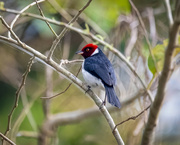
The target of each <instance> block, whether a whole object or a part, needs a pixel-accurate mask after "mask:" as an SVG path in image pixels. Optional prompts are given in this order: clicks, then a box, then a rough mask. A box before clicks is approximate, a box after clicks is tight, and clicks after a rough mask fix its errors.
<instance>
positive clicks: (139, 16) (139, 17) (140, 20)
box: [129, 0, 159, 73]
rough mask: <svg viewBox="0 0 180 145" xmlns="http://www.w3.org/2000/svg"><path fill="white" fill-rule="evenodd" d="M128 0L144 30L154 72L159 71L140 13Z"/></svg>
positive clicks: (130, 0)
mask: <svg viewBox="0 0 180 145" xmlns="http://www.w3.org/2000/svg"><path fill="white" fill-rule="evenodd" d="M129 2H130V4H131V6H132V8H133V9H134V11H135V12H136V15H137V17H138V19H139V23H140V24H141V27H142V29H143V31H144V36H145V39H146V42H147V44H148V46H149V47H148V49H149V52H150V55H151V56H152V59H153V63H154V66H155V69H156V72H157V73H159V71H158V67H157V64H156V61H155V58H154V55H153V53H152V50H151V44H150V42H149V39H148V34H147V31H146V28H145V25H144V22H143V20H142V18H141V15H140V13H139V11H138V9H137V8H136V6H135V5H134V3H133V2H132V0H129Z"/></svg>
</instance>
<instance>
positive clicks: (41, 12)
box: [35, 0, 58, 37]
mask: <svg viewBox="0 0 180 145" xmlns="http://www.w3.org/2000/svg"><path fill="white" fill-rule="evenodd" d="M35 1H36V5H37V7H38V9H39V12H40V14H41V16H42V17H43V18H45V16H44V13H43V11H42V9H41V7H40V6H39V4H38V2H37V0H35ZM45 22H46V24H47V25H48V27H49V29H50V30H51V31H52V33H53V34H54V35H55V36H56V37H57V36H58V35H57V34H56V32H55V31H54V30H53V28H52V27H51V25H50V24H49V22H48V21H45Z"/></svg>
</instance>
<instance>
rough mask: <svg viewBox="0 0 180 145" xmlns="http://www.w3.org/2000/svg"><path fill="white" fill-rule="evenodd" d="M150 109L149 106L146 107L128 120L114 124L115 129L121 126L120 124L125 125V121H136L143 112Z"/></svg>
mask: <svg viewBox="0 0 180 145" xmlns="http://www.w3.org/2000/svg"><path fill="white" fill-rule="evenodd" d="M150 107H151V105H149V106H148V107H146V108H145V109H144V110H143V111H141V112H140V113H139V114H138V115H135V116H131V117H129V118H128V119H126V120H124V121H122V122H120V123H118V124H116V126H115V128H117V127H118V126H119V125H121V124H123V123H125V122H127V121H129V120H136V119H137V118H138V117H139V116H140V115H142V114H143V113H144V112H145V111H147V110H148V109H149V108H150ZM115 128H114V129H115ZM113 131H114V130H113Z"/></svg>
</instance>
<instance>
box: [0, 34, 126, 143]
mask: <svg viewBox="0 0 180 145" xmlns="http://www.w3.org/2000/svg"><path fill="white" fill-rule="evenodd" d="M0 41H3V42H4V43H6V44H9V45H11V46H14V47H15V48H18V49H20V50H22V51H24V52H26V53H27V54H29V55H32V56H33V55H34V56H35V57H36V58H37V59H38V60H39V61H40V62H42V63H44V64H46V65H49V66H51V67H52V68H53V69H54V70H56V71H57V72H60V73H61V74H62V75H64V76H65V77H66V78H67V79H68V80H70V81H72V82H74V84H75V85H77V86H78V87H80V88H81V89H82V90H84V91H86V90H88V87H87V86H86V85H83V83H82V82H81V81H80V80H79V79H78V78H77V77H75V76H74V75H73V74H72V73H70V72H69V71H67V70H66V69H64V68H63V67H62V66H59V65H58V64H57V63H56V62H54V61H53V60H48V59H47V57H46V56H45V55H43V54H42V53H40V52H38V51H36V50H35V49H33V48H31V47H30V46H28V45H26V44H24V45H23V47H22V46H21V45H20V44H19V43H18V42H17V41H16V40H13V39H11V38H10V39H9V38H6V37H4V36H0ZM86 94H88V95H89V96H90V97H91V98H92V99H93V100H94V102H95V103H96V105H97V106H98V107H99V108H100V111H101V113H102V114H103V115H104V117H105V119H106V120H107V122H108V124H109V126H110V128H111V130H113V129H114V127H115V123H114V121H113V119H112V117H111V115H110V114H109V112H108V110H107V109H106V107H105V106H104V105H103V106H102V100H101V99H100V98H99V97H98V96H97V95H96V94H94V93H93V92H92V91H91V90H90V91H88V92H87V93H86ZM113 135H114V137H115V139H116V141H117V143H118V144H119V145H124V142H123V140H122V138H121V136H120V134H119V132H118V130H117V129H115V131H114V132H113Z"/></svg>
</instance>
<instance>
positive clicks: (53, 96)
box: [41, 66, 82, 99]
mask: <svg viewBox="0 0 180 145" xmlns="http://www.w3.org/2000/svg"><path fill="white" fill-rule="evenodd" d="M81 68H82V66H81V67H80V68H79V70H78V72H77V74H76V77H77V76H78V74H79V73H80V71H81ZM71 85H72V82H71V83H69V85H68V86H67V87H66V89H65V90H64V91H62V92H60V93H58V94H56V95H53V96H50V97H41V99H52V98H54V97H57V96H60V95H62V94H64V93H65V92H66V91H67V90H68V89H69V88H70V86H71Z"/></svg>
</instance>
